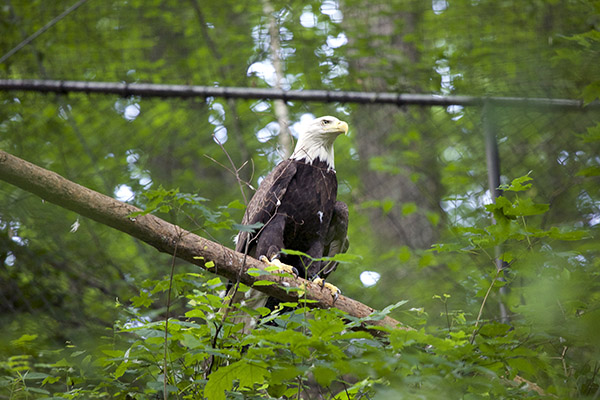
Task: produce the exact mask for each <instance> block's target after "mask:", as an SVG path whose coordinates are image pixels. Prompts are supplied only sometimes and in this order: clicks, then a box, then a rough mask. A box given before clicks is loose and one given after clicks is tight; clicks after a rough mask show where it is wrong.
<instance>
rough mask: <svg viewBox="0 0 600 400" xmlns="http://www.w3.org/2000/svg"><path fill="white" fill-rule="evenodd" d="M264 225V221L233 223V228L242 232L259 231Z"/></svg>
mask: <svg viewBox="0 0 600 400" xmlns="http://www.w3.org/2000/svg"><path fill="white" fill-rule="evenodd" d="M263 226H264V224H263V223H262V222H257V223H255V224H252V225H242V224H233V225H232V228H233V229H235V230H236V231H240V232H248V233H254V232H257V231H258V230H259V229H260V228H262V227H263Z"/></svg>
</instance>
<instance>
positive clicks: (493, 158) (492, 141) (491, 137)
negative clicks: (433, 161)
mask: <svg viewBox="0 0 600 400" xmlns="http://www.w3.org/2000/svg"><path fill="white" fill-rule="evenodd" d="M494 128H495V127H494V121H493V109H492V106H491V104H490V103H489V102H488V101H486V102H485V103H484V104H483V131H484V135H485V158H486V164H487V175H488V187H489V190H490V195H491V196H492V201H493V202H494V203H495V202H496V198H498V196H501V195H502V191H501V190H500V189H499V186H500V155H499V153H498V141H497V139H496V132H495V129H494ZM492 223H494V224H495V223H496V220H495V219H494V217H492ZM494 253H495V254H494V256H495V257H496V269H497V271H500V270H502V269H504V268H506V265H505V263H504V261H502V260H501V259H500V256H501V255H502V249H501V248H500V246H496V247H495V248H494ZM499 279H500V280H504V278H503V277H502V276H500V278H499ZM506 294H507V288H506V286H502V287H501V288H500V301H499V305H500V321H502V323H505V324H506V323H508V322H509V317H508V311H507V309H506V306H505V305H504V302H503V301H502V299H503V298H504V297H505V296H506Z"/></svg>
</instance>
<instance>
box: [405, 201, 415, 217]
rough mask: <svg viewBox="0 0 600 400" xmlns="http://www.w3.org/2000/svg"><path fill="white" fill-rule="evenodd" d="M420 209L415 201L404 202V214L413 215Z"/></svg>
mask: <svg viewBox="0 0 600 400" xmlns="http://www.w3.org/2000/svg"><path fill="white" fill-rule="evenodd" d="M417 210H418V207H417V205H416V204H415V203H412V202H410V203H404V204H402V215H411V214H414V213H416V212H417Z"/></svg>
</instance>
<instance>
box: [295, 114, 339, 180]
mask: <svg viewBox="0 0 600 400" xmlns="http://www.w3.org/2000/svg"><path fill="white" fill-rule="evenodd" d="M347 133H348V124H347V123H345V122H344V121H340V120H339V119H337V118H335V117H330V116H326V117H320V118H317V119H314V120H312V121H311V122H310V123H309V124H308V125H306V126H305V127H304V130H303V131H301V132H300V136H298V142H297V143H296V148H295V149H294V152H293V153H292V155H291V156H290V158H291V159H294V160H305V161H306V162H307V163H309V164H312V163H313V161H315V160H317V159H319V160H321V161H324V162H326V163H327V166H328V167H329V168H330V169H334V168H335V165H334V161H333V142H334V141H335V139H336V138H337V137H338V136H339V135H341V134H344V135H346V134H347Z"/></svg>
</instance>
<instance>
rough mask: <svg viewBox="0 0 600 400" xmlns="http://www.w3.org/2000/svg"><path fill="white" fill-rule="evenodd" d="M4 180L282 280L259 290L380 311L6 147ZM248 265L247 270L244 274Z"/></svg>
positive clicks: (233, 267)
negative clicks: (270, 269)
mask: <svg viewBox="0 0 600 400" xmlns="http://www.w3.org/2000/svg"><path fill="white" fill-rule="evenodd" d="M0 180H3V181H6V182H8V183H10V184H13V185H15V186H18V187H20V188H21V189H23V190H26V191H28V192H31V193H34V194H36V195H38V196H40V197H41V198H43V199H45V200H47V201H49V202H52V203H55V204H57V205H59V206H61V207H63V208H66V209H69V210H72V211H75V212H77V213H79V214H81V215H82V216H85V217H88V218H91V219H93V220H95V221H98V222H100V223H102V224H105V225H108V226H110V227H112V228H115V229H117V230H120V231H122V232H125V233H127V234H129V235H131V236H133V237H135V238H137V239H139V240H141V241H143V242H146V243H148V244H150V245H152V246H154V247H155V248H156V249H158V251H161V252H164V253H168V254H173V253H176V256H177V257H178V258H180V259H183V260H185V261H188V262H190V263H192V264H195V265H198V266H200V267H202V268H205V269H207V270H209V271H210V272H214V273H216V274H218V275H221V276H224V277H226V278H228V279H231V280H236V279H237V277H238V276H240V277H241V279H240V281H241V282H242V283H244V284H246V285H248V286H252V285H253V284H254V283H255V282H256V281H258V280H269V281H272V282H274V283H276V284H274V285H269V286H256V287H255V289H257V290H260V291H261V292H263V293H266V294H268V295H269V296H273V297H276V298H278V299H280V300H283V301H297V300H298V294H297V292H295V291H292V292H287V291H286V290H285V289H284V286H287V287H302V286H304V287H305V296H306V298H307V299H310V300H315V301H316V302H315V303H308V305H309V306H310V307H318V308H330V307H336V308H338V309H340V310H342V311H345V312H346V313H348V314H349V315H351V316H354V317H358V318H363V317H367V316H369V315H370V314H371V313H372V312H373V311H374V310H373V309H372V308H371V307H368V306H366V305H365V304H362V303H360V302H358V301H356V300H353V299H350V298H348V297H345V296H340V297H339V298H338V299H337V300H336V301H335V303H334V302H333V300H332V298H331V294H330V292H329V291H328V290H322V289H321V287H320V286H319V285H316V284H314V283H312V282H310V281H307V280H305V279H302V278H296V279H293V278H288V277H282V276H276V275H271V274H264V275H263V274H261V275H260V276H252V275H249V274H248V273H247V272H248V269H250V268H258V269H264V268H265V264H263V263H262V262H260V261H258V260H256V259H254V258H252V257H246V260H245V262H244V255H243V254H241V253H238V252H235V251H233V250H231V249H229V248H227V247H224V246H222V245H220V244H218V243H215V242H212V241H210V240H207V239H205V238H203V237H200V236H198V235H195V234H193V233H191V232H188V231H185V230H183V229H181V228H180V227H178V226H176V225H173V224H171V223H169V222H167V221H164V220H162V219H160V218H158V217H156V216H154V215H151V214H147V215H142V216H138V217H135V218H131V217H130V215H131V214H132V213H134V212H136V211H141V210H140V209H138V208H137V207H134V206H132V205H129V204H126V203H123V202H120V201H118V200H115V199H113V198H111V197H108V196H105V195H103V194H101V193H98V192H95V191H93V190H91V189H88V188H86V187H84V186H81V185H78V184H76V183H74V182H71V181H69V180H68V179H65V178H63V177H62V176H60V175H58V174H56V173H54V172H52V171H48V170H46V169H44V168H41V167H38V166H36V165H34V164H31V163H29V162H27V161H25V160H22V159H20V158H18V157H15V156H13V155H10V154H8V153H6V152H4V151H1V150H0ZM209 261H212V262H213V263H214V267H210V268H207V267H206V264H207V263H208V262H209ZM242 268H243V271H242V273H241V274H240V273H239V272H240V269H242ZM371 322H372V324H373V325H379V326H385V327H388V328H400V329H408V328H406V327H402V326H401V324H400V323H399V322H398V321H396V320H394V319H392V318H390V317H385V318H384V319H382V320H380V321H371Z"/></svg>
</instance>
